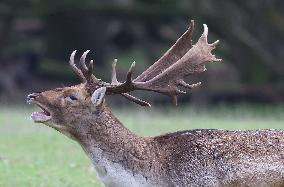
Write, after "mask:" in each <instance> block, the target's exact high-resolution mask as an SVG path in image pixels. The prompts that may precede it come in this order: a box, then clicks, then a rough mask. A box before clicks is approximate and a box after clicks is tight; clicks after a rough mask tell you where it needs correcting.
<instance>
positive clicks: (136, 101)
mask: <svg viewBox="0 0 284 187" xmlns="http://www.w3.org/2000/svg"><path fill="white" fill-rule="evenodd" d="M121 95H122V96H124V97H125V98H126V99H128V100H130V101H132V102H134V103H136V104H138V105H141V106H146V107H151V104H150V103H148V102H146V101H143V100H142V99H138V98H136V97H134V96H132V95H130V94H128V93H122V94H121Z"/></svg>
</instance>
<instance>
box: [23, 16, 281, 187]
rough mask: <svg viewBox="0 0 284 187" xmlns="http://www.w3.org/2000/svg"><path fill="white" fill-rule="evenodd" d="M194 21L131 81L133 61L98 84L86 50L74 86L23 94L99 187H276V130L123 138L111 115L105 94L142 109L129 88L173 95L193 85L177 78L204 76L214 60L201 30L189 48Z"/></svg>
mask: <svg viewBox="0 0 284 187" xmlns="http://www.w3.org/2000/svg"><path fill="white" fill-rule="evenodd" d="M193 26H194V22H193V21H191V24H190V27H189V29H188V30H187V31H186V32H185V33H184V34H183V35H182V36H181V37H180V38H179V39H178V40H177V41H176V43H175V44H174V45H173V46H172V47H171V48H170V49H169V50H168V51H167V52H166V53H165V54H164V55H163V56H162V57H161V58H160V59H159V60H158V61H157V62H155V63H154V64H153V65H152V66H150V67H149V68H148V69H147V70H146V71H144V72H143V73H142V74H140V75H139V76H138V77H137V78H135V79H132V72H133V68H134V65H135V63H133V64H132V65H131V67H130V68H129V71H128V73H127V75H126V80H125V82H123V83H121V82H118V80H117V78H116V68H115V67H116V60H115V61H114V63H113V72H112V81H111V83H107V82H104V81H102V80H100V79H98V78H96V77H95V76H94V75H93V74H92V71H93V62H92V61H91V62H90V63H89V64H87V65H86V63H85V58H86V55H87V53H88V52H89V51H86V52H84V54H83V55H82V57H81V58H80V68H78V67H77V66H76V65H75V63H74V57H75V53H76V51H74V52H73V53H72V54H71V56H70V65H71V67H72V69H73V70H74V72H75V73H76V74H77V75H78V76H79V78H80V80H81V81H82V83H81V84H78V85H75V86H71V87H64V88H57V89H54V90H50V91H45V92H41V93H33V94H30V95H28V98H27V99H28V102H30V103H34V104H36V105H37V106H39V107H40V108H41V109H42V112H34V113H33V114H32V116H31V117H32V119H33V120H34V122H37V123H44V124H45V125H47V126H50V127H52V128H54V129H56V130H58V131H59V132H61V133H63V134H65V135H67V136H68V137H70V138H72V139H73V140H75V141H77V142H78V143H79V144H80V145H81V146H82V148H83V150H84V151H85V152H86V154H87V155H88V156H89V157H90V159H91V160H92V162H93V165H94V167H95V169H96V171H97V174H98V177H99V178H100V180H101V181H102V182H103V183H104V184H105V186H111V187H113V186H119V187H125V186H126V187H137V186H139V187H140V186H157V187H167V186H196V187H200V186H202V187H203V186H257V187H262V186H284V131H281V130H256V131H227V130H207V129H203V130H189V131H182V132H175V133H170V134H166V135H161V136H157V137H140V136H137V135H135V134H134V133H132V132H130V131H129V130H128V129H127V128H125V127H124V126H123V124H122V123H121V122H120V121H119V120H118V119H117V118H116V117H115V116H114V115H113V114H112V112H111V110H110V109H109V108H108V107H107V105H106V103H105V99H104V97H105V95H113V94H120V95H122V96H123V97H125V98H127V99H129V100H131V101H133V102H135V103H137V104H139V105H142V106H150V104H149V103H147V102H146V101H143V100H141V99H138V98H136V97H134V96H132V95H130V94H129V92H131V91H134V90H146V91H154V92H158V93H161V94H164V95H168V96H170V97H171V98H172V99H173V101H174V102H175V103H176V98H177V95H179V94H184V93H185V91H183V90H185V89H192V88H195V87H196V86H198V85H200V83H197V84H187V83H186V82H185V81H184V78H185V77H186V76H188V75H191V74H194V73H200V72H203V71H205V70H206V68H205V64H206V63H207V62H210V61H220V59H217V58H216V57H215V56H214V55H213V54H212V53H211V51H212V50H213V49H214V48H215V47H216V45H217V43H218V41H216V42H214V43H212V44H208V42H207V34H208V28H207V26H206V25H204V32H203V34H202V35H201V37H200V38H199V39H198V41H197V43H196V44H195V45H192V42H191V35H192V31H193Z"/></svg>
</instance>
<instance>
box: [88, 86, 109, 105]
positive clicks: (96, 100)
mask: <svg viewBox="0 0 284 187" xmlns="http://www.w3.org/2000/svg"><path fill="white" fill-rule="evenodd" d="M105 93H106V87H101V88H99V89H96V91H94V93H93V95H92V98H91V101H92V103H93V104H94V105H95V106H100V105H101V104H102V103H103V102H104V97H105Z"/></svg>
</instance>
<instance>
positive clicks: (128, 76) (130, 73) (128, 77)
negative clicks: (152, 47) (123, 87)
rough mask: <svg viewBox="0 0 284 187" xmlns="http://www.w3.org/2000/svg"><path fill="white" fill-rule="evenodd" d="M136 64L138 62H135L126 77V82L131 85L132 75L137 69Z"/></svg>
mask: <svg viewBox="0 0 284 187" xmlns="http://www.w3.org/2000/svg"><path fill="white" fill-rule="evenodd" d="M135 64H136V62H135V61H133V62H132V64H131V66H130V68H129V70H128V72H127V75H126V82H127V83H131V82H132V73H133V68H134V67H135Z"/></svg>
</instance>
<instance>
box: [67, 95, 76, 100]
mask: <svg viewBox="0 0 284 187" xmlns="http://www.w3.org/2000/svg"><path fill="white" fill-rule="evenodd" d="M65 99H66V100H67V101H76V100H77V98H76V97H75V96H74V95H70V96H67V97H65Z"/></svg>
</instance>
